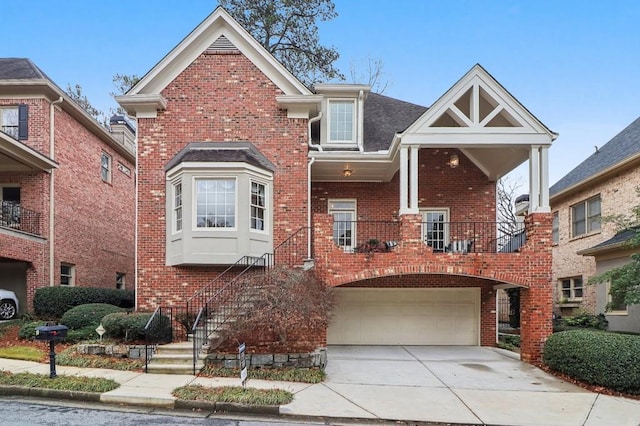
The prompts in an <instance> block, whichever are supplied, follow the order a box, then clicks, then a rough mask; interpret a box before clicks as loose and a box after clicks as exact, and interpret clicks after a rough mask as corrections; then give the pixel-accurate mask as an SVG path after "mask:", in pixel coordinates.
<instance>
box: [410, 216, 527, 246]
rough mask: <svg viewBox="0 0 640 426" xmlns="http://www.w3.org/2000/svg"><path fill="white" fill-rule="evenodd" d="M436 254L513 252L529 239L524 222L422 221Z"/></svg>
mask: <svg viewBox="0 0 640 426" xmlns="http://www.w3.org/2000/svg"><path fill="white" fill-rule="evenodd" d="M422 238H423V240H424V242H425V243H426V244H427V245H428V246H430V247H432V248H433V251H434V252H435V253H463V254H464V253H514V252H517V251H519V250H520V249H521V248H522V246H523V245H524V243H525V242H526V232H525V224H524V223H523V222H423V223H422Z"/></svg>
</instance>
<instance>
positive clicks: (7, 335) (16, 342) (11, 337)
mask: <svg viewBox="0 0 640 426" xmlns="http://www.w3.org/2000/svg"><path fill="white" fill-rule="evenodd" d="M19 331H20V326H17V325H16V326H11V327H7V328H6V329H5V331H4V332H3V333H2V335H1V336H0V348H10V347H13V346H29V347H32V348H36V349H40V350H41V351H43V353H44V355H43V356H42V359H41V360H40V362H43V363H47V362H49V342H42V341H39V340H35V339H31V340H27V339H21V338H20V337H19V336H18V332H19ZM71 346H73V343H64V342H56V353H59V352H62V351H64V350H65V349H67V348H70V347H71Z"/></svg>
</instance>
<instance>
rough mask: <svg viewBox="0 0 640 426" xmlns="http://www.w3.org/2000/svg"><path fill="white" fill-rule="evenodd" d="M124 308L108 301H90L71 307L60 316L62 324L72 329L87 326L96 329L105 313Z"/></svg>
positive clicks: (112, 312)
mask: <svg viewBox="0 0 640 426" xmlns="http://www.w3.org/2000/svg"><path fill="white" fill-rule="evenodd" d="M124 310H125V309H124V308H119V307H117V306H115V305H109V304H108V303H88V304H86V305H79V306H76V307H74V308H71V309H69V310H68V311H67V312H65V313H64V315H62V318H60V324H63V325H66V326H67V327H69V329H70V330H79V329H81V328H85V327H93V329H96V328H97V327H98V325H100V322H101V321H102V318H103V317H104V316H105V315H109V314H114V313H116V312H123V311H124Z"/></svg>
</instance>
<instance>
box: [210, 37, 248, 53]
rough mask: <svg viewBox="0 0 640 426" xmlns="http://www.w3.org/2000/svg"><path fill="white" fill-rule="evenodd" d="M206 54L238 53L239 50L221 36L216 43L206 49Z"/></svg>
mask: <svg viewBox="0 0 640 426" xmlns="http://www.w3.org/2000/svg"><path fill="white" fill-rule="evenodd" d="M206 53H209V54H216V53H240V50H239V49H238V48H237V47H236V46H234V44H233V43H231V42H230V41H229V39H228V38H226V37H225V36H223V35H221V36H220V37H218V39H217V40H216V41H214V42H213V43H211V45H210V46H209V47H208V48H207V50H206Z"/></svg>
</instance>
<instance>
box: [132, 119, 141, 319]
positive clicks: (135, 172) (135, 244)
mask: <svg viewBox="0 0 640 426" xmlns="http://www.w3.org/2000/svg"><path fill="white" fill-rule="evenodd" d="M135 120H136V136H135V139H134V145H133V148H134V149H135V150H136V163H135V164H134V167H133V185H134V190H135V195H134V198H135V201H134V202H135V207H134V212H133V214H134V216H133V217H134V221H133V288H134V292H135V293H134V294H135V295H136V297H135V298H134V309H135V310H136V311H137V310H138V296H137V295H138V294H140V293H138V117H137V116H136V117H135Z"/></svg>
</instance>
